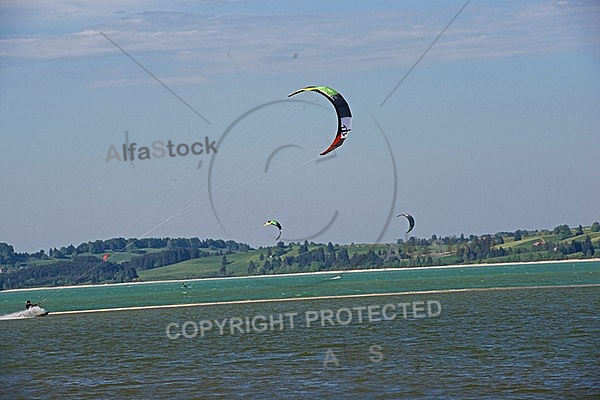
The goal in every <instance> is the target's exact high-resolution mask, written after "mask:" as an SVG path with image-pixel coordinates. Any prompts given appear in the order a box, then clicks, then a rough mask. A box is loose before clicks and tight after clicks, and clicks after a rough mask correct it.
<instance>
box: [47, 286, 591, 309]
mask: <svg viewBox="0 0 600 400" xmlns="http://www.w3.org/2000/svg"><path fill="white" fill-rule="evenodd" d="M589 287H600V283H587V284H581V285H550V286H539V285H538V286H511V287H491V288H463V289H436V290H415V291H409V292H395V293H370V294H369V293H363V294H348V295H334V296H309V297H288V298H283V299H256V300H228V301H212V302H202V303H188V304H165V305H158V306H133V307H116V308H102V309H95V310H72V311H56V312H52V313H49V314H48V315H68V314H91V313H98V312H113V311H136V310H153V309H167V308H184V307H207V306H219V305H236V304H260V303H277V302H294V301H313V300H332V299H357V298H369V297H388V296H408V295H422V294H445V293H467V292H488V291H505V290H526V289H573V288H589Z"/></svg>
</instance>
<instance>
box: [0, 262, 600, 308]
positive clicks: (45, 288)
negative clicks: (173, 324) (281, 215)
mask: <svg viewBox="0 0 600 400" xmlns="http://www.w3.org/2000/svg"><path fill="white" fill-rule="evenodd" d="M581 262H583V263H585V262H600V258H591V259H574V260H550V261H526V262H504V263H479V264H456V265H434V266H428V267H406V268H373V269H351V270H332V271H317V272H295V273H291V274H273V275H250V276H231V277H222V278H194V279H170V280H156V281H140V282H122V283H105V284H93V285H67V286H43V287H35V288H22V289H6V290H0V294H2V293H14V292H25V291H39V290H62V289H86V288H92V287H110V286H123V285H147V284H153V283H183V282H199V281H214V280H224V279H260V278H273V277H283V276H313V275H343V274H350V273H361V272H385V271H403V270H408V271H415V270H429V269H445V268H471V267H500V266H511V265H512V266H514V265H536V264H567V263H581ZM218 304H222V303H218Z"/></svg>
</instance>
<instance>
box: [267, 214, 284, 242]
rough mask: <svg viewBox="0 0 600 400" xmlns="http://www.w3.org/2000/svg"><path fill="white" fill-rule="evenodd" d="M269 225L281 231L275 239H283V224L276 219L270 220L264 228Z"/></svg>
mask: <svg viewBox="0 0 600 400" xmlns="http://www.w3.org/2000/svg"><path fill="white" fill-rule="evenodd" d="M269 225H273V226H276V227H277V228H278V229H279V235H277V237H276V238H275V240H279V238H280V237H281V224H280V223H279V222H277V221H276V220H274V219H270V220H268V221H267V222H265V223H264V225H263V226H269Z"/></svg>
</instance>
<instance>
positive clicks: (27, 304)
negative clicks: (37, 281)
mask: <svg viewBox="0 0 600 400" xmlns="http://www.w3.org/2000/svg"><path fill="white" fill-rule="evenodd" d="M31 307H37V304H31V301H30V300H27V303H25V309H26V310H29V309H30V308H31Z"/></svg>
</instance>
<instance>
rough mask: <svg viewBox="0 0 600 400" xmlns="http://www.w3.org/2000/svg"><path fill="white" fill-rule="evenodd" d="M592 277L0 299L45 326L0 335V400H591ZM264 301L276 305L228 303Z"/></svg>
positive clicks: (252, 283)
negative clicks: (35, 312)
mask: <svg viewBox="0 0 600 400" xmlns="http://www.w3.org/2000/svg"><path fill="white" fill-rule="evenodd" d="M599 274H600V262H586V263H543V264H530V265H510V266H495V267H490V266H485V267H467V268H438V269H436V268H432V269H418V270H417V269H414V270H403V271H368V272H360V273H342V274H341V276H342V278H341V279H334V280H331V279H330V278H332V277H333V276H334V275H335V273H334V274H317V275H301V276H281V277H272V278H256V279H254V278H253V279H225V280H202V281H187V282H186V286H188V287H187V288H185V287H183V285H182V283H181V282H168V283H152V284H138V285H116V286H101V287H93V288H91V287H88V288H76V289H74V288H68V289H51V290H31V291H13V292H0V305H1V306H0V307H1V308H0V310H1V311H2V312H0V314H6V313H10V312H14V311H15V310H18V309H19V308H22V307H23V304H24V301H25V300H27V298H31V300H32V301H33V302H38V301H41V300H45V302H44V305H45V307H46V308H47V309H48V310H49V311H50V315H48V316H47V317H40V318H30V319H18V320H7V321H0V334H1V335H2V336H1V337H2V340H1V341H0V354H1V366H0V370H1V373H0V397H2V398H65V397H67V396H71V397H75V398H224V399H230V398H242V397H243V398H246V399H247V398H266V397H271V398H277V399H299V398H359V399H364V398H381V399H384V398H385V399H387V398H391V399H395V398H407V399H414V398H423V399H439V398H476V397H477V398H490V399H491V398H494V399H497V398H508V399H522V398H590V399H591V398H598V397H597V396H599V395H600V313H599V312H598V309H599V306H600V276H599ZM461 289H467V290H461ZM386 293H399V294H394V295H386ZM400 293H402V294H400ZM373 294H377V295H373ZM346 295H354V296H357V297H338V298H324V299H303V297H304V298H305V297H313V296H346ZM25 297H27V298H25ZM263 299H275V300H276V301H266V302H262V301H261V302H237V301H238V300H263ZM283 299H294V301H283ZM222 301H229V302H231V303H222V304H213V305H202V306H189V307H176V308H157V309H138V310H124V311H110V312H83V313H81V312H78V313H68V312H69V311H74V310H93V309H106V308H114V307H130V306H139V307H143V306H153V305H154V306H156V305H172V304H190V303H211V302H222ZM15 307H16V309H15ZM63 312H66V313H63Z"/></svg>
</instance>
